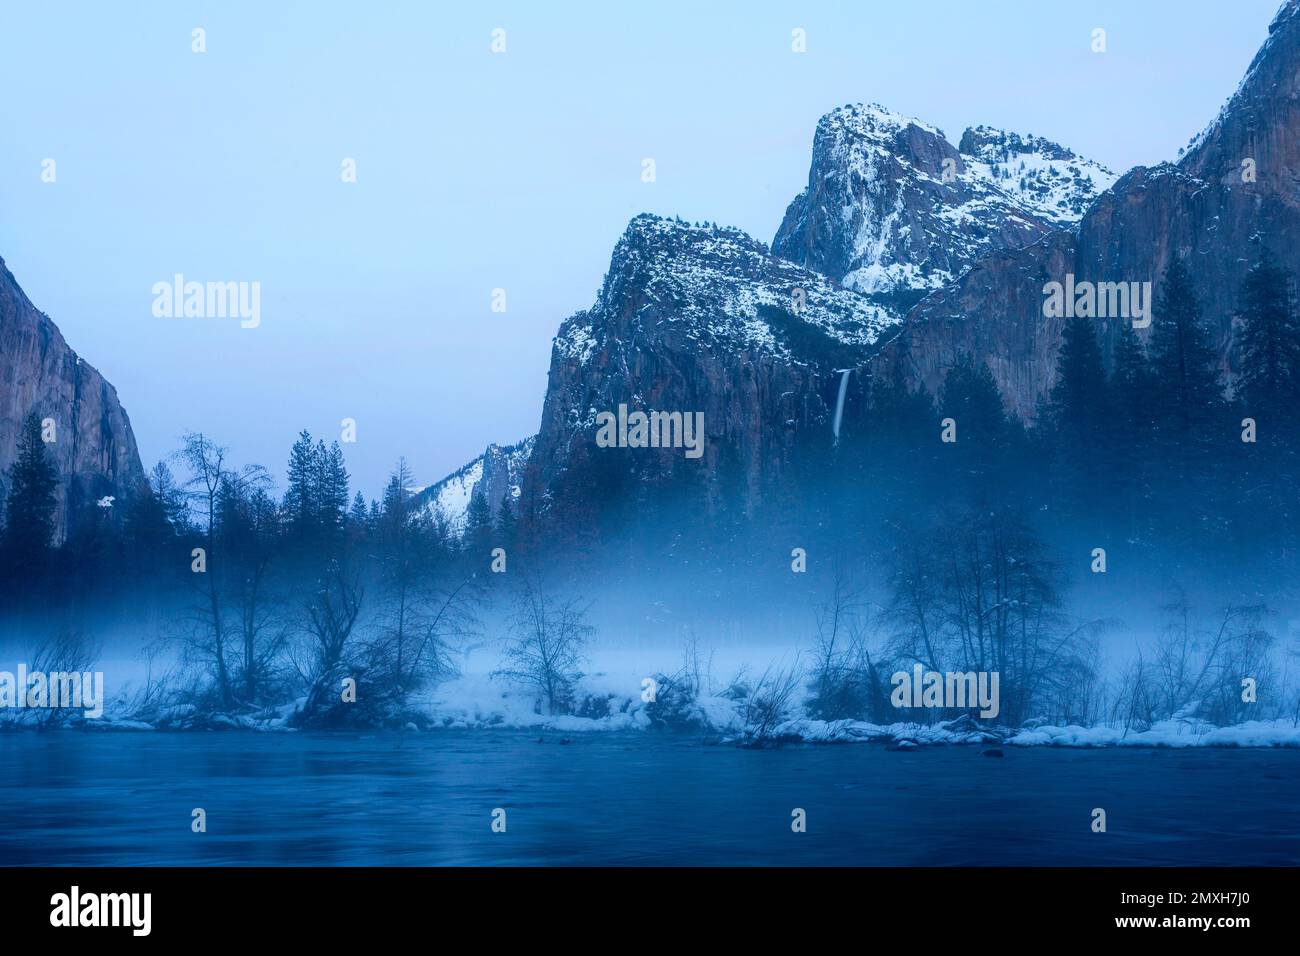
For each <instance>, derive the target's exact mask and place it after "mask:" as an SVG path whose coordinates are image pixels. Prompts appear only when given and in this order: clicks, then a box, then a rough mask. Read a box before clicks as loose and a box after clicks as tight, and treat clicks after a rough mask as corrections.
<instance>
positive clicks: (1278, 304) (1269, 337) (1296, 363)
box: [1236, 252, 1300, 434]
mask: <svg viewBox="0 0 1300 956" xmlns="http://www.w3.org/2000/svg"><path fill="white" fill-rule="evenodd" d="M1237 314H1238V317H1239V319H1240V320H1241V330H1240V332H1239V333H1238V342H1239V344H1240V346H1241V373H1240V376H1239V377H1238V379H1237V386H1236V392H1237V397H1238V398H1239V399H1240V400H1241V403H1242V411H1243V413H1244V414H1246V415H1250V416H1251V417H1254V418H1256V419H1257V420H1258V419H1263V420H1264V427H1265V430H1266V433H1267V432H1269V431H1271V432H1273V433H1274V434H1278V433H1280V432H1281V431H1282V429H1283V426H1284V423H1285V422H1286V421H1287V420H1288V419H1289V418H1291V417H1293V416H1294V415H1295V412H1296V408H1297V399H1300V325H1298V324H1297V320H1296V309H1295V294H1294V291H1293V289H1292V287H1291V277H1290V275H1288V273H1287V271H1286V270H1285V269H1283V268H1282V267H1280V266H1279V265H1278V264H1277V262H1276V261H1275V260H1274V259H1273V257H1272V256H1271V255H1269V254H1268V253H1267V252H1265V253H1264V254H1263V255H1261V257H1260V259H1259V261H1258V262H1257V263H1256V264H1255V266H1254V267H1253V268H1252V269H1251V270H1250V272H1249V273H1247V275H1246V278H1245V280H1244V281H1243V282H1242V285H1241V308H1240V310H1239V312H1238V313H1237Z"/></svg>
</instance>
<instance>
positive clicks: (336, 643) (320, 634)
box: [294, 559, 365, 721]
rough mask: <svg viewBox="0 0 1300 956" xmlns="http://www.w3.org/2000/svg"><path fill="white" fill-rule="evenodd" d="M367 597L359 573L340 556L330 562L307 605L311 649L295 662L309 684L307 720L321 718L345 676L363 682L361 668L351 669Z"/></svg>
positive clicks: (307, 625)
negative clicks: (352, 643) (353, 643)
mask: <svg viewBox="0 0 1300 956" xmlns="http://www.w3.org/2000/svg"><path fill="white" fill-rule="evenodd" d="M364 596H365V591H364V589H363V588H362V587H361V584H360V581H359V580H358V578H357V576H356V575H355V574H352V573H350V572H349V571H348V570H347V569H346V568H345V567H344V566H343V564H342V562H340V561H339V560H337V559H336V560H332V561H331V562H330V564H329V566H328V567H327V568H326V570H325V573H324V575H323V576H322V578H321V580H320V582H319V583H318V585H317V589H316V592H315V594H313V595H312V596H311V597H310V598H309V599H308V600H307V602H306V603H305V605H304V610H305V611H306V614H307V623H306V625H305V631H306V634H307V637H308V641H307V648H306V652H305V653H304V654H302V655H301V658H300V659H295V660H294V663H295V666H297V668H298V672H299V673H300V674H301V675H302V676H303V678H304V679H305V681H306V683H307V686H308V691H307V701H306V703H305V704H304V706H303V711H302V713H303V719H304V720H306V721H312V720H318V719H320V718H321V717H322V716H323V715H324V714H325V712H326V711H328V710H329V708H328V707H327V706H326V703H327V701H329V700H330V699H331V698H332V697H334V696H335V695H336V694H339V693H340V691H341V689H342V683H343V678H344V677H347V676H352V677H353V678H354V679H355V680H358V682H359V681H360V679H361V677H362V676H363V675H362V674H361V672H360V670H359V669H358V671H357V673H354V674H351V675H350V674H348V673H347V670H348V667H349V666H351V665H353V664H354V663H355V662H354V661H352V660H351V658H350V654H349V652H350V650H351V648H350V646H349V641H350V640H351V638H352V633H353V630H354V629H355V628H356V624H357V618H358V616H359V615H360V614H361V602H362V600H363V598H364Z"/></svg>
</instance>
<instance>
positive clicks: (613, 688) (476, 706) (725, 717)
mask: <svg viewBox="0 0 1300 956" xmlns="http://www.w3.org/2000/svg"><path fill="white" fill-rule="evenodd" d="M628 686H629V683H628V681H626V680H622V679H620V680H612V679H610V678H609V677H608V676H607V675H604V674H596V675H588V676H587V677H586V678H584V679H583V681H582V682H581V686H580V694H579V696H578V699H577V704H576V707H575V710H576V711H577V713H576V714H569V715H562V716H549V715H546V714H540V713H537V712H536V707H535V704H534V698H533V696H532V695H531V694H529V693H528V692H526V691H525V690H523V689H521V688H519V687H517V686H513V685H510V684H508V683H505V682H502V681H499V680H494V679H492V678H490V677H489V676H488V675H485V674H480V675H466V676H462V677H459V678H457V679H455V680H452V681H448V682H446V683H444V684H442V685H439V686H438V687H435V688H432V689H430V690H428V691H426V692H424V693H422V694H420V695H419V696H417V697H415V698H413V699H412V700H411V701H410V702H409V706H408V707H407V708H406V709H404V710H403V711H402V712H401V713H400V714H398V713H395V714H393V715H391V718H390V719H388V720H386V721H385V722H383V723H382V724H375V725H360V724H358V725H348V726H344V727H341V728H339V729H341V730H345V731H352V732H355V731H357V730H383V729H389V730H398V731H402V730H404V731H408V732H409V731H429V732H431V731H437V730H440V729H473V730H493V729H501V730H530V731H531V730H536V731H539V732H552V733H560V734H583V733H610V732H619V731H662V732H668V733H685V734H694V735H697V736H698V735H703V736H706V737H711V738H714V739H716V740H717V741H718V742H719V743H723V744H736V745H759V746H770V745H779V744H783V743H788V744H800V743H804V744H848V743H879V744H883V745H886V746H889V747H891V748H893V749H912V748H919V747H926V746H940V745H982V746H986V747H990V748H1002V747H1071V748H1100V747H1159V748H1186V747H1239V748H1246V747H1249V748H1276V747H1300V727H1297V726H1296V725H1295V724H1293V723H1292V722H1291V721H1289V720H1286V719H1278V720H1272V721H1248V722H1245V723H1242V724H1237V725H1234V726H1230V727H1216V726H1214V725H1211V724H1208V723H1206V722H1205V721H1202V720H1198V719H1195V718H1180V719H1173V720H1165V721H1160V722H1158V723H1156V724H1154V725H1153V726H1151V727H1149V728H1147V729H1145V730H1133V729H1130V730H1128V731H1127V732H1126V731H1125V730H1124V728H1122V727H1109V726H1104V725H1103V726H1095V727H1082V726H1078V725H1068V726H1057V725H1053V724H1049V723H1046V722H1044V721H1041V720H1040V721H1030V722H1028V724H1027V725H1026V726H1023V727H1006V726H998V725H994V724H987V723H985V722H983V721H980V720H978V719H975V718H972V717H970V716H961V717H958V718H956V719H953V720H947V721H942V722H935V723H929V724H922V723H915V722H910V721H898V722H894V723H889V724H875V723H870V722H867V721H862V720H850V719H846V720H832V721H827V720H816V719H812V718H809V717H806V716H792V717H790V718H789V719H786V720H783V721H781V722H779V723H777V724H775V725H773V726H772V727H771V728H770V729H769V730H768V731H767V732H766V733H763V734H755V733H754V732H753V730H752V728H747V727H746V725H745V720H744V705H743V701H742V700H740V699H736V698H735V697H730V696H726V695H716V694H715V695H704V696H700V697H697V698H694V699H692V700H690V701H684V702H683V701H678V702H675V704H674V705H673V709H672V712H671V713H669V714H666V713H664V708H663V707H660V708H659V709H656V705H655V702H648V701H645V700H643V699H642V697H641V696H640V694H629V693H628V691H627V688H628ZM631 686H636V685H635V684H633V685H631ZM126 699H127V698H126V696H125V695H122V696H119V697H118V698H117V699H115V700H113V701H110V702H109V704H108V706H106V708H105V713H104V716H103V717H102V718H100V719H98V720H81V719H78V720H75V721H73V722H71V723H70V724H69V726H71V727H75V728H79V729H86V730H101V731H110V730H116V731H178V732H186V731H198V730H249V731H257V732H294V731H295V730H296V728H295V726H294V716H295V714H296V713H297V712H298V710H299V709H300V708H301V706H302V704H303V702H304V699H299V700H297V701H292V702H288V703H285V704H283V705H280V706H277V707H273V708H263V709H261V710H259V711H249V712H247V713H242V714H223V713H202V712H200V711H199V710H198V709H197V708H195V707H194V706H192V705H188V704H182V705H175V706H171V707H166V708H162V709H161V710H158V711H155V712H154V713H151V714H149V715H147V719H142V717H145V716H146V715H141V714H136V713H130V712H129V711H128V709H126V707H125V704H126ZM800 712H801V708H798V707H796V708H795V713H800ZM3 726H4V725H3V724H0V727H3ZM10 726H13V725H10ZM22 726H23V725H21V724H20V725H18V727H15V729H20V728H21V727H22ZM322 729H325V730H327V732H328V728H322Z"/></svg>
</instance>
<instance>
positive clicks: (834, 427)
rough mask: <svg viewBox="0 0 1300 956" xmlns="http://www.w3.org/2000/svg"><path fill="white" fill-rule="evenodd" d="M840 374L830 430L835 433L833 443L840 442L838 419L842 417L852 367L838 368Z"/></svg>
mask: <svg viewBox="0 0 1300 956" xmlns="http://www.w3.org/2000/svg"><path fill="white" fill-rule="evenodd" d="M839 371H840V372H841V373H842V374H841V375H840V395H839V398H837V399H835V418H834V420H833V421H832V422H831V432H832V433H833V434H834V435H835V444H836V445H838V444H839V443H840V420H841V419H842V418H843V417H844V396H845V394H847V392H848V390H849V375H851V374H852V372H853V369H851V368H844V369H840V370H839Z"/></svg>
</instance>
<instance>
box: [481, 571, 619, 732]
mask: <svg viewBox="0 0 1300 956" xmlns="http://www.w3.org/2000/svg"><path fill="white" fill-rule="evenodd" d="M588 609H589V605H584V604H581V603H580V602H579V601H578V600H577V599H558V598H555V597H552V596H550V595H547V594H546V593H545V592H544V591H542V590H541V588H540V587H538V586H536V585H534V584H532V583H531V582H529V583H525V584H524V588H523V590H522V591H521V592H520V594H519V597H518V599H517V601H516V604H515V614H514V618H513V620H512V621H511V624H510V631H511V633H512V634H513V635H514V639H513V640H512V641H511V642H510V643H509V644H508V645H507V646H506V651H505V661H504V664H503V666H502V667H501V668H500V669H499V670H497V671H495V672H494V675H493V676H497V677H504V678H506V679H508V680H513V681H517V682H518V683H521V684H525V685H528V686H530V687H533V688H534V689H535V690H536V691H537V692H538V695H539V696H540V698H541V701H542V702H543V703H544V704H545V706H546V711H547V713H549V714H555V713H567V712H568V711H569V710H570V709H571V708H572V706H573V684H574V682H575V681H576V680H577V679H578V677H579V676H581V675H580V673H579V665H580V664H581V663H582V650H583V648H584V647H585V646H586V644H587V642H588V641H590V639H591V636H592V634H593V633H594V632H595V629H594V628H593V627H591V626H590V625H589V624H587V623H586V616H587V611H588Z"/></svg>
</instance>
